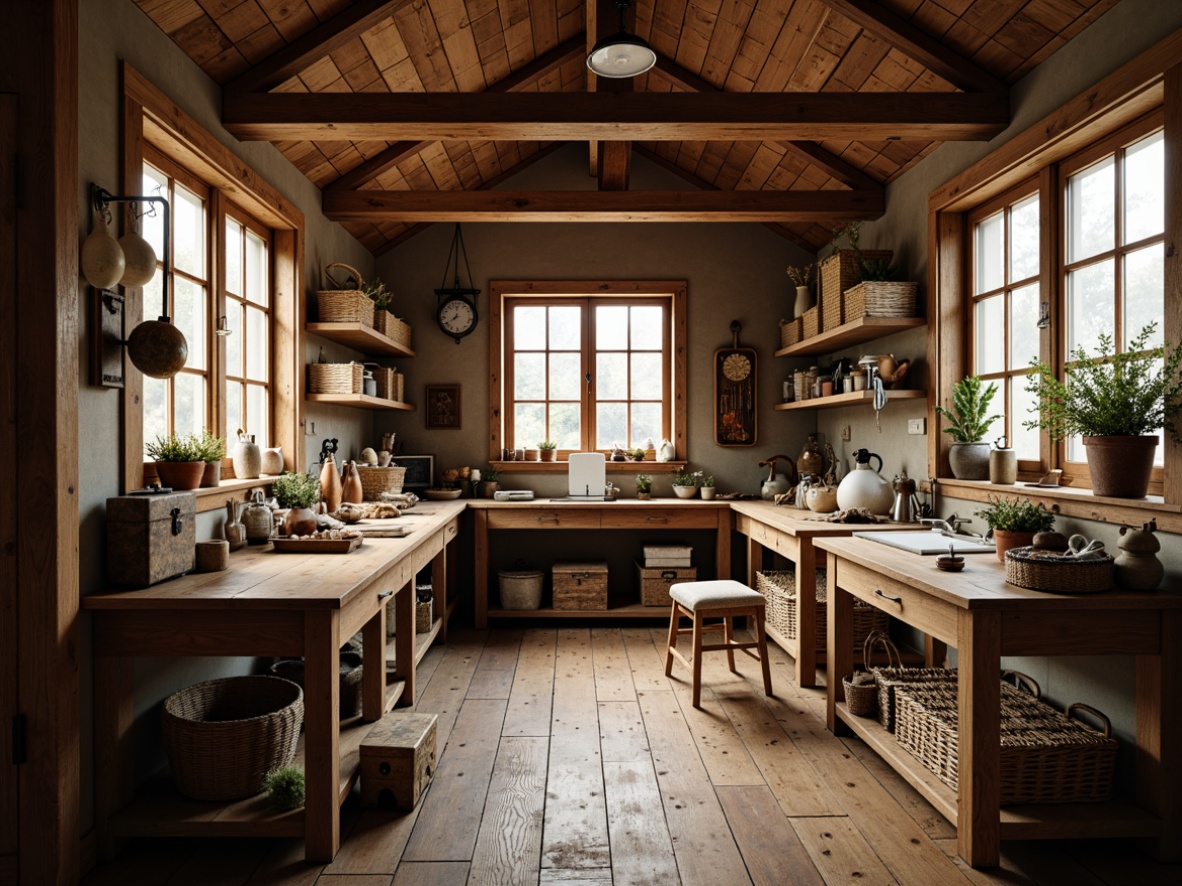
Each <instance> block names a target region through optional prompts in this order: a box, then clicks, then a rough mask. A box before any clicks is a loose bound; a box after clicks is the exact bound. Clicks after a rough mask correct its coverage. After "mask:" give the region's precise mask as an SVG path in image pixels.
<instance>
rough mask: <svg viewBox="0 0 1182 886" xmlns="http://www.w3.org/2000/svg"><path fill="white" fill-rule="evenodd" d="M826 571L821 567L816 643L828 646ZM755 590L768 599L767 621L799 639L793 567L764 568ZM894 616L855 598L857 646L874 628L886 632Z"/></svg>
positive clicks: (792, 638) (818, 576) (821, 646)
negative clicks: (791, 568)
mask: <svg viewBox="0 0 1182 886" xmlns="http://www.w3.org/2000/svg"><path fill="white" fill-rule="evenodd" d="M826 580H827V577H826V574H825V570H824V569H818V570H817V616H816V634H815V636H816V646H815V648H816V649H818V650H822V649H824V648H825V644H826V643H827V642H828V641H827V637H826V630H827V628H826V626H827V625H828V623H829V612H828V607H827V605H826V590H827V588H826ZM755 589H756V590H757V591H759V593H761V594H763V596H764V597H765V598H766V599H767V614H766V616H765V618H764V621H765V623H766V624H767V625H768V626H769V627H771V628H774V629H775V630H776V631H778V632H779V633H780V634H782V635H783V636H785V637H787V638H788V639H789V640H795V639H796V622H797V619H796V573H795V572H792V571H791V570H787V569H783V570H774V569H770V570H763V571H760V572H756V573H755ZM889 623H890V616H889V615H888V614H887V613H885V612H883V611H882V610H881V609H878V608H877V607H874V606H871V605H870V604H869V603H865V602H863V601H861V600H855V601H854V649H855V650H857V649H861V648H862V644H863V643H864V642H865V640H866V638H867V637H868V636H870V634H871V632H872V631H885V630H886V629H887V627H888V625H889Z"/></svg>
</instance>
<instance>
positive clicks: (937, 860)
mask: <svg viewBox="0 0 1182 886" xmlns="http://www.w3.org/2000/svg"><path fill="white" fill-rule="evenodd" d="M664 648H665V637H664V630H663V629H653V630H650V629H648V628H636V627H625V628H618V627H593V628H584V627H578V628H567V627H560V628H554V627H528V628H525V629H522V630H515V629H505V628H498V629H496V630H491V631H485V632H476V631H471V630H469V631H463V630H456V631H453V632H452V633H451V634H450V637H449V643H448V645H446V646H439V645H437V646H436V647H434V648H432V649H431V650H430V651H429V652H428V653H427V656H426V657H425V658H424V660H423V662H422V665H421V667H420V671H419V676H420V680H421V681H422V683H421V686H422V688H421V689H420V694H419V703H418V704H417V706H416V709H417V710H419V711H426V712H431V713H435V714H438V716H439V725H438V753H439V762H438V767H437V770H436V773H435V778H434V781H433V782H432V784H431V786H430V788H429V790H428V791H427V793H426V795H425V796H424V798H423V800H422V802H420V804H419V806H418V808H417V809H415V811H414V812H411V813H409V814H395V813H392V812H386V811H375V810H362V809H360V808H359V806H358V805H357V804H356V795H355V796H354V797H352V798H350V800H349V801H348V802H347V803H346V804H345V807H344V810H343V812H342V816H341V827H342V833H343V834H344V839H343V842H342V846H341V851H340V852H339V853H338V855H337V857H336V859H335V860H334V861H333V863H332V864H330V865H309V864H306V863H305V862H304V861H303V844H302V843H301V842H300V841H298V840H251V839H246V840H226V839H219V840H153V841H147V840H145V841H139V842H136V843H133V844H131V846H129V847H128V848H127V849H126V850H124V852H123V853H122V854H121V855H120V856H119V857H118V858H117V859H116V860H115V861H113V862H111V863H108V864H104V865H101V866H99V867H98V868H96V869H95V870H94V871H92V872H91V873H90V874H89V875H88V876H87V877H86V878H85V880H84V883H85V884H87V886H113V884H119V886H128V884H131V886H157V884H159V886H185V884H203V886H412V884H413V886H485V884H489V886H491V884H497V886H501V884H532V886H549V884H562V886H579V884H585V886H632V884H636V886H640V884H645V886H649V884H670V886H677V884H685V886H690V884H703V886H736V884H757V886H758V884H774V886H788V884H792V886H797V884H799V886H805V884H807V886H819V884H838V883H841V884H847V883H849V884H852V883H858V884H875V886H878V884H899V886H961V884H963V886H969V884H972V886H1022V884H1026V886H1061V884H1062V886H1066V884H1071V886H1157V884H1162V886H1164V884H1177V883H1182V866H1179V865H1173V866H1168V865H1159V864H1156V863H1154V862H1153V861H1152V860H1151V859H1149V858H1148V857H1146V856H1144V855H1141V854H1140V853H1138V852H1137V851H1136V850H1135V849H1134V848H1133V847H1132V846H1131V845H1129V844H1126V843H1123V842H1120V841H1089V842H1082V841H1081V842H1070V841H1060V842H1047V843H1007V844H1004V845H1003V855H1002V864H1001V865H1000V866H999V867H998V868H995V869H992V870H988V871H977V870H972V869H971V868H969V867H967V866H966V865H965V864H964V863H963V862H961V860H960V859H959V858H957V857H956V833H955V830H954V829H953V828H952V827H951V826H950V825H949V824H948V822H947V821H945V820H944V818H942V817H941V816H940V815H939V813H937V812H936V811H935V810H934V809H933V808H932V807H931V806H930V805H929V804H928V803H927V801H925V800H924V799H923V798H922V797H921V796H919V794H917V793H916V792H915V791H914V790H912V789H911V787H910V786H909V785H907V784H906V783H905V782H904V781H903V780H902V779H901V778H899V777H898V776H897V775H896V774H895V773H894V772H893V771H892V770H891V769H890V768H889V767H887V766H885V765H884V764H883V763H882V761H881V760H879V758H878V757H877V756H876V755H875V754H874V752H873V751H871V750H870V749H869V748H867V747H866V746H865V745H864V744H863V743H862V742H861V741H859V740H858V739H837V738H834V737H833V736H832V735H830V734H829V732H827V731H826V729H825V726H824V721H823V714H824V704H823V699H824V695H823V692H824V690H823V689H800V688H798V687H796V686H795V685H794V684H793V683H792V681H791V673H792V662H791V660H790V659H789V658H788V656H787V655H785V654H784V653H783V652H781V651H780V650H779V649H773V650H772V651H771V656H770V657H771V659H772V665H773V668H772V683H773V687H774V688H775V691H776V697H775V698H772V699H767V698H765V697H764V695H763V692H762V689H761V683H760V678H759V666H758V664H757V663H756V662H755V661H753V660H752V659H750V658H746V657H745V656H743V655H739V656H737V659H738V662H739V671H740V674H739V675H735V674H732V673H730V672H729V671H727V669H726V664H725V663H726V657H725V656H723V655H719V654H714V655H708V656H707V657H706V658H705V660H704V674H703V684H704V686H703V690H702V709H701V710H694V708H693V707H691V705H690V693H689V686H688V682H687V674H686V673H685V671H684V669H682V668H681V667H680V666H675V669H674V672H673V678H672V679H667V678H666V677H665V675H664V663H663V655H664Z"/></svg>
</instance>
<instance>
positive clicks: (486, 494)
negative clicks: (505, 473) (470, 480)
mask: <svg viewBox="0 0 1182 886" xmlns="http://www.w3.org/2000/svg"><path fill="white" fill-rule="evenodd" d="M500 488H501V475H500V473H499V472H498V471H497V469H496V468H494V467H493V466H492V465H489V466H488V468H487V469H486V470H484V471H483V472H481V475H480V497H481V498H492V497H493V493H494V492H496V491H497V490H498V489H500Z"/></svg>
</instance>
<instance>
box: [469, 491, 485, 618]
mask: <svg viewBox="0 0 1182 886" xmlns="http://www.w3.org/2000/svg"><path fill="white" fill-rule="evenodd" d="M472 516H473V524H474V527H475V529H474V531H473V535H474V538H473V540H472V544H473V551H474V557H473V559H474V561H475V564H474V565H475V570H476V575H475V580H474V581H473V583H472V586H473V594H474V595H475V600H474V601H473V607H474V609H475V612H476V618H475V621H476V628H477V629H478V630H484V629H485V628H487V627H488V511H486V510H484V509H483V508H480V509H477V511H476V512H475V513H474V514H473V515H472Z"/></svg>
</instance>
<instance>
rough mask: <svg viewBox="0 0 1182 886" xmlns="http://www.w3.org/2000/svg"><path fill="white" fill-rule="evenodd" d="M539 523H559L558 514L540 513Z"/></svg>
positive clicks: (537, 518)
mask: <svg viewBox="0 0 1182 886" xmlns="http://www.w3.org/2000/svg"><path fill="white" fill-rule="evenodd" d="M535 519H536V520H537V522H538V523H557V522H558V515H557V514H539V515H538V516H537V517H536V518H535Z"/></svg>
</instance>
